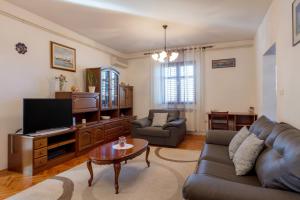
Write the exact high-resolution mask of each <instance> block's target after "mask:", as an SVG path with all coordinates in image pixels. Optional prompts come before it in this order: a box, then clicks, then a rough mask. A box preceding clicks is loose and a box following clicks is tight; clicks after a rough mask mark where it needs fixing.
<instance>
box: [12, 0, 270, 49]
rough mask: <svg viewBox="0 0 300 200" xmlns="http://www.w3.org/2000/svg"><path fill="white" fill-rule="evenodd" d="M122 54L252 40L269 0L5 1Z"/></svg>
mask: <svg viewBox="0 0 300 200" xmlns="http://www.w3.org/2000/svg"><path fill="white" fill-rule="evenodd" d="M8 1H9V2H11V3H13V4H15V5H17V6H19V7H22V8H24V9H26V10H28V11H31V12H33V13H35V14H37V15H39V16H42V17H44V18H46V19H49V20H51V21H53V22H55V23H57V24H60V25H63V26H65V27H67V28H69V29H71V30H73V31H76V32H78V33H80V34H82V35H85V36H87V37H89V38H91V39H93V40H95V41H97V42H99V43H101V44H104V45H106V46H109V47H111V48H113V49H115V50H118V51H120V52H123V53H135V52H140V51H144V50H151V49H157V48H161V47H163V29H162V27H161V25H162V24H168V25H169V27H168V30H167V46H168V47H179V46H188V45H196V44H208V43H216V42H230V41H238V40H249V39H253V38H254V35H255V32H256V30H257V28H258V26H259V24H260V23H261V21H262V19H263V17H264V15H265V13H266V11H267V9H268V7H269V5H270V4H271V2H272V0H8Z"/></svg>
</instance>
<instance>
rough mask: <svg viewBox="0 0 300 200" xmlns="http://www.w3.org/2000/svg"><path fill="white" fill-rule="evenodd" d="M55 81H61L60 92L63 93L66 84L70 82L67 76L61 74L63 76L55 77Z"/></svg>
mask: <svg viewBox="0 0 300 200" xmlns="http://www.w3.org/2000/svg"><path fill="white" fill-rule="evenodd" d="M55 79H56V80H58V81H59V91H60V92H62V91H63V89H64V85H65V83H66V82H68V81H67V78H66V76H64V75H62V74H61V75H59V76H57V77H55Z"/></svg>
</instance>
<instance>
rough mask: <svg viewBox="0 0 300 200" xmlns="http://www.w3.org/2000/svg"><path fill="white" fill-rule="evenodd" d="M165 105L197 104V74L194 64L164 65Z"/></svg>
mask: <svg viewBox="0 0 300 200" xmlns="http://www.w3.org/2000/svg"><path fill="white" fill-rule="evenodd" d="M162 69H163V73H164V76H163V78H164V91H165V92H164V103H168V104H192V103H195V77H194V76H195V74H194V71H195V69H194V65H193V63H192V62H191V63H182V62H180V63H171V64H170V63H169V64H168V65H163V68H162Z"/></svg>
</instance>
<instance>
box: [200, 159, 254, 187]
mask: <svg viewBox="0 0 300 200" xmlns="http://www.w3.org/2000/svg"><path fill="white" fill-rule="evenodd" d="M197 173H198V174H205V175H209V176H214V177H217V178H221V179H224V180H227V181H232V182H237V183H242V184H248V185H254V186H260V182H259V181H258V179H257V176H256V175H249V176H236V175H235V169H234V166H233V165H226V164H223V163H218V162H214V161H209V160H201V161H200V164H199V168H198V170H197Z"/></svg>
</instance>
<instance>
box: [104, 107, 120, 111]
mask: <svg viewBox="0 0 300 200" xmlns="http://www.w3.org/2000/svg"><path fill="white" fill-rule="evenodd" d="M109 110H118V108H101V111H109Z"/></svg>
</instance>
